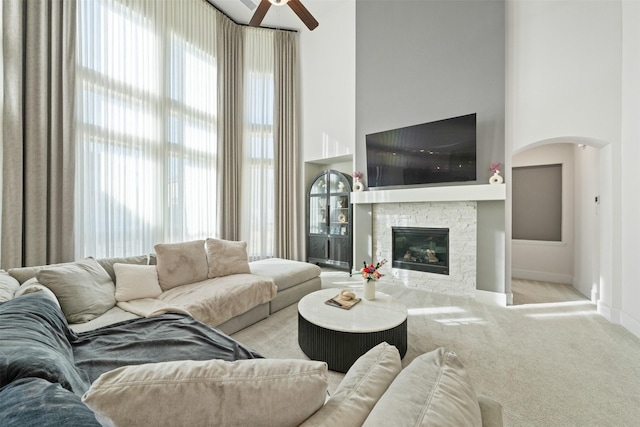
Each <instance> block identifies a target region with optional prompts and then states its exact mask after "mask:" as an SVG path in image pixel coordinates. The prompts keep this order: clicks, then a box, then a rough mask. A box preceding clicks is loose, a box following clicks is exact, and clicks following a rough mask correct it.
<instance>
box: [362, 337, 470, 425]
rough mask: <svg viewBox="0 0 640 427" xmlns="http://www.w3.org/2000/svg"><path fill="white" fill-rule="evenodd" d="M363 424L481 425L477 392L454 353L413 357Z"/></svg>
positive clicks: (443, 351) (434, 352)
mask: <svg viewBox="0 0 640 427" xmlns="http://www.w3.org/2000/svg"><path fill="white" fill-rule="evenodd" d="M363 425H364V426H369V427H371V426H385V427H388V426H389V425H394V426H452V427H453V426H478V427H479V426H481V425H482V416H481V413H480V406H479V404H478V398H477V397H476V392H475V390H474V389H473V386H472V385H471V382H470V380H469V376H468V374H467V371H466V369H465V368H464V366H462V363H461V362H460V359H458V356H456V354H455V353H453V352H451V351H446V350H445V349H444V348H439V349H437V350H434V351H432V352H430V353H425V354H423V355H421V356H418V357H417V358H416V359H414V360H413V361H412V362H411V363H410V364H409V366H407V367H406V368H405V369H404V370H403V371H402V372H401V373H400V374H398V376H397V377H396V379H395V380H394V381H393V383H392V384H391V385H390V386H389V388H388V389H387V391H386V392H385V393H384V395H383V396H382V397H381V398H380V400H379V401H378V403H377V404H376V405H375V406H374V408H373V410H372V411H371V414H370V415H369V417H368V418H367V420H366V421H365V423H364V424H363Z"/></svg>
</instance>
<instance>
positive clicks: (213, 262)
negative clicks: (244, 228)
mask: <svg viewBox="0 0 640 427" xmlns="http://www.w3.org/2000/svg"><path fill="white" fill-rule="evenodd" d="M206 247H207V262H208V263H209V275H208V277H209V279H213V278H214V277H222V276H229V275H231V274H242V273H246V274H249V273H251V269H250V268H249V261H248V256H247V242H232V241H229V240H220V239H207V241H206Z"/></svg>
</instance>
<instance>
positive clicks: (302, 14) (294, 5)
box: [249, 0, 318, 30]
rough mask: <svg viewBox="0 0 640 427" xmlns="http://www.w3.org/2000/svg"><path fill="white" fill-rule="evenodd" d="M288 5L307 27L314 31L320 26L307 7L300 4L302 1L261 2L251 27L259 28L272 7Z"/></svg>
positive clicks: (278, 0) (266, 0)
mask: <svg viewBox="0 0 640 427" xmlns="http://www.w3.org/2000/svg"><path fill="white" fill-rule="evenodd" d="M285 4H288V5H289V7H290V8H291V10H293V12H294V13H295V14H296V15H298V18H300V20H301V21H302V22H303V23H304V25H306V26H307V28H309V29H310V30H313V29H314V28H316V27H317V26H318V21H316V19H315V18H314V17H313V15H311V13H310V12H309V11H308V10H307V8H306V7H304V5H303V4H302V3H301V2H300V0H260V4H259V5H258V7H257V9H256V11H255V12H254V13H253V17H252V18H251V21H249V25H250V26H252V27H259V26H260V23H261V22H262V20H263V19H264V16H265V15H266V14H267V12H268V11H269V8H270V7H271V5H275V6H284V5H285Z"/></svg>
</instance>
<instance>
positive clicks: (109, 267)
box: [96, 255, 149, 283]
mask: <svg viewBox="0 0 640 427" xmlns="http://www.w3.org/2000/svg"><path fill="white" fill-rule="evenodd" d="M96 261H98V264H100V265H101V266H102V268H104V270H105V271H106V272H107V273H108V274H109V276H110V277H111V280H113V283H116V272H115V270H114V269H113V266H114V264H135V265H147V264H149V258H148V257H147V256H146V255H138V256H128V257H118V258H99V259H97V260H96Z"/></svg>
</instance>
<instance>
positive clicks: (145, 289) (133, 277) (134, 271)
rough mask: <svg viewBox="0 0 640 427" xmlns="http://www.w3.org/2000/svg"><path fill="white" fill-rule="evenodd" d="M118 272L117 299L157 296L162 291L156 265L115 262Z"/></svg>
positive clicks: (114, 267)
mask: <svg viewBox="0 0 640 427" xmlns="http://www.w3.org/2000/svg"><path fill="white" fill-rule="evenodd" d="M113 269H114V271H115V273H116V300H117V301H129V300H132V299H139V298H155V297H157V296H158V295H160V294H161V293H162V289H161V288H160V284H159V283H158V270H157V269H156V266H155V265H135V264H120V263H115V264H113Z"/></svg>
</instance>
